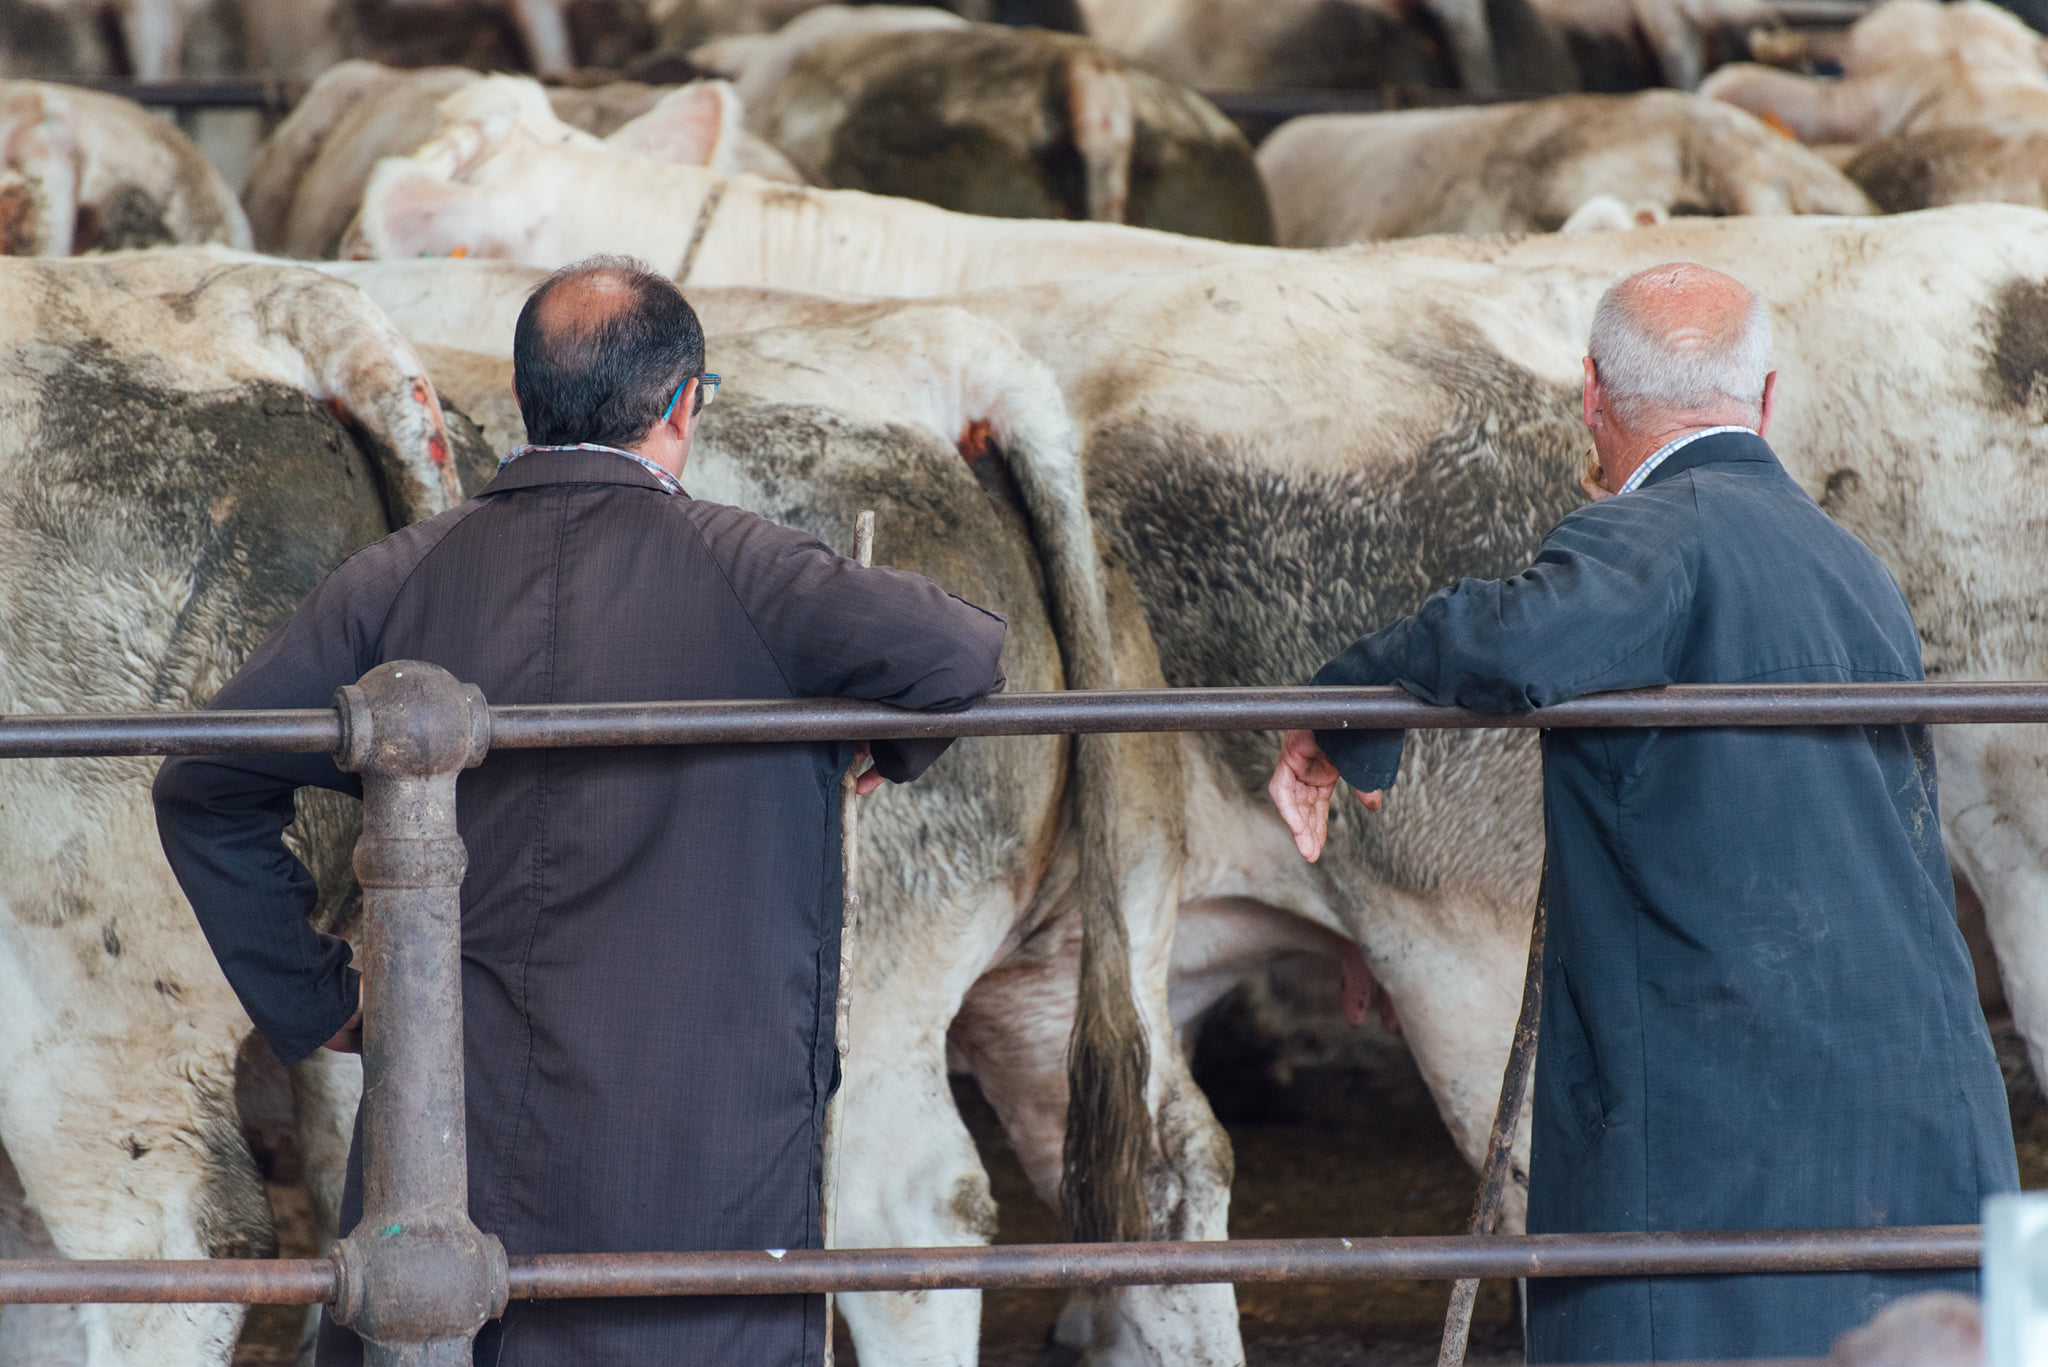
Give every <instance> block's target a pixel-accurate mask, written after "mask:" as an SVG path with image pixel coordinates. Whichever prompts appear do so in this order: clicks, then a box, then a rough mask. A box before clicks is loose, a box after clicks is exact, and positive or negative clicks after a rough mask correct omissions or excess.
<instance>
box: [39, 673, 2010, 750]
mask: <svg viewBox="0 0 2048 1367" xmlns="http://www.w3.org/2000/svg"><path fill="white" fill-rule="evenodd" d="M1908 722H1939V723H1948V724H1970V723H1987V722H2048V682H2038V681H2030V682H2020V683H1971V684H1948V683H1880V684H1782V685H1777V686H1774V687H1755V686H1751V685H1745V684H1683V685H1678V686H1674V687H1671V688H1648V689H1641V690H1638V691H1635V692H1628V693H1598V694H1594V695H1592V696H1591V697H1585V698H1579V699H1576V700H1575V701H1572V702H1567V703H1559V704H1557V705H1556V706H1553V707H1545V708H1541V709H1539V710H1537V711H1534V712H1525V713H1521V714H1519V715H1514V716H1506V715H1502V714H1500V713H1494V712H1475V711H1471V710H1469V709H1466V708H1461V707H1432V706H1430V705H1429V704H1428V703H1424V702H1418V701H1417V700H1416V699H1415V698H1413V697H1411V696H1409V695H1408V694H1406V693H1404V692H1402V691H1401V690H1400V689H1398V688H1154V689H1129V690H1105V691H1098V692H1086V691H1069V692H1058V693H1008V694H998V695H996V696H995V697H993V698H989V699H987V700H985V701H983V702H981V703H977V704H976V705H975V706H973V707H971V708H969V709H968V710H967V711H964V712H906V711H904V710H902V709H901V708H895V707H888V706H885V705H883V704H881V703H871V702H854V701H851V700H848V699H843V698H791V699H778V700H773V701H761V702H744V701H743V702H655V703H590V704H581V705H570V706H513V707H494V708H492V709H491V748H492V749H494V750H527V749H538V748H565V747H578V746H614V745H711V744H737V743H743V742H777V741H781V742H791V741H817V740H901V739H908V738H913V737H929V736H1019V735H1057V734H1075V733H1082V732H1097V731H1264V730H1281V729H1285V728H1289V727H1313V728H1316V729H1321V730H1339V729H1346V728H1349V729H1357V730H1371V729H1381V730H1397V729H1416V730H1470V729H1475V728H1482V727H1495V726H1498V727H1522V728H1528V727H1589V726H1626V727H1641V726H1843V725H1859V724H1867V725H1898V724H1902V723H1908ZM340 735H341V731H340V722H339V721H338V719H337V718H336V715H335V714H334V713H332V712H327V711H319V710H314V709H306V710H301V711H291V712H135V713H105V714H99V715H82V716H61V715H54V714H51V715H43V714H35V713H15V714H13V715H9V716H0V759H21V758H33V757H49V756H54V755H164V754H176V755H189V754H255V753H290V754H315V753H321V752H325V751H331V750H333V749H334V748H335V747H336V746H337V745H338V744H339V743H340Z"/></svg>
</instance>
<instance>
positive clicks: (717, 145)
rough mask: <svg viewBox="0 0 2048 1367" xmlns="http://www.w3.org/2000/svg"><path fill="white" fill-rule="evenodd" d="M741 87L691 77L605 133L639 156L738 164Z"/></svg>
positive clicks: (610, 142) (722, 166)
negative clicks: (650, 106)
mask: <svg viewBox="0 0 2048 1367" xmlns="http://www.w3.org/2000/svg"><path fill="white" fill-rule="evenodd" d="M742 123H743V119H742V117H741V113H740V97H739V92H737V91H735V90H734V89H733V88H732V84H731V83H730V82H728V81H692V82H690V83H689V84H688V85H686V86H683V87H681V88H679V89H677V90H673V91H670V92H669V93H668V94H667V95H664V96H663V97H662V99H661V102H660V103H659V104H657V105H655V106H654V108H652V109H650V110H648V111H647V112H646V113H645V114H642V115H641V116H640V117H639V118H637V119H634V120H633V121H632V122H631V123H628V124H626V125H625V126H623V127H622V128H620V129H618V130H617V131H616V132H614V133H613V134H612V135H611V136H610V137H608V138H606V139H605V145H606V146H608V147H611V148H613V149H615V150H617V151H620V152H627V153H630V154H632V155H634V156H641V157H648V158H651V159H653V160H655V161H668V162H674V163H676V164H677V165H679V166H710V167H714V168H716V169H718V170H721V171H729V170H732V169H734V158H735V156H736V155H737V154H738V151H739V140H740V130H741V125H742Z"/></svg>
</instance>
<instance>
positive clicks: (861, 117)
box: [792, 29, 1273, 243]
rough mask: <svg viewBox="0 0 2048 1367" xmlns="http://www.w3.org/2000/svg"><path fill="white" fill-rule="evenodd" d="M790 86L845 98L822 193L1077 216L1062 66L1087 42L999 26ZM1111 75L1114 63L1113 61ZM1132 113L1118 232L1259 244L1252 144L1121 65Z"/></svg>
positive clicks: (1076, 168) (1264, 215) (1077, 184)
mask: <svg viewBox="0 0 2048 1367" xmlns="http://www.w3.org/2000/svg"><path fill="white" fill-rule="evenodd" d="M856 52H857V53H858V57H857V59H855V60H849V61H848V62H846V63H844V64H843V65H842V66H841V67H839V68H836V69H832V70H824V69H820V68H819V67H816V66H813V67H809V68H807V67H805V66H803V65H799V67H798V68H797V72H796V74H795V75H794V76H793V77H792V80H795V81H806V82H808V83H811V84H814V85H816V86H818V87H819V88H820V89H821V90H822V89H825V88H826V87H827V84H828V83H829V84H830V85H832V86H835V87H838V86H843V87H845V88H850V89H852V90H854V91H855V92H856V93H855V94H854V95H853V96H852V98H851V99H850V101H849V102H848V103H847V106H846V110H845V113H844V116H843V117H842V119H841V121H840V123H839V125H838V127H837V128H836V129H835V130H834V132H833V136H832V142H831V148H830V151H829V153H828V154H827V156H828V159H827V162H826V164H825V165H824V166H821V167H817V168H813V169H815V170H816V171H817V172H818V173H819V174H820V175H822V177H823V178H824V179H825V181H826V182H827V183H829V184H831V185H835V186H838V187H840V188H842V189H849V190H866V191H868V192H870V193H872V194H887V195H898V196H902V197H905V198H910V199H919V200H923V201H925V202H926V203H928V204H937V205H939V206H940V207H942V208H947V209H952V210H955V211H957V212H960V213H971V214H981V215H986V216H990V217H996V218H1070V219H1081V218H1086V217H1087V216H1088V170H1087V165H1086V162H1085V159H1084V158H1083V156H1082V154H1081V151H1080V149H1079V147H1078V146H1077V145H1076V143H1075V138H1074V128H1073V123H1072V114H1071V101H1070V99H1069V95H1068V90H1067V82H1068V76H1067V71H1068V64H1069V62H1070V61H1072V60H1075V59H1076V58H1077V57H1080V58H1081V59H1083V60H1091V61H1111V62H1113V61H1114V60H1115V59H1113V58H1110V57H1108V56H1107V54H1104V53H1102V52H1101V50H1100V49H1094V48H1092V47H1091V46H1090V45H1088V44H1085V43H1081V42H1076V41H1073V40H1069V39H1060V38H1054V37H1051V36H1049V35H1045V34H1020V33H1013V32H1009V31H1006V30H1003V29H968V30H945V29H942V30H934V31H929V32H922V33H915V34H906V35H902V36H901V37H900V38H892V40H891V42H890V43H888V44H886V45H884V44H870V45H863V46H862V47H860V48H858V49H856ZM1118 65H1121V64H1118ZM1122 74H1123V77H1124V79H1125V80H1126V81H1127V82H1128V85H1129V89H1130V93H1131V102H1132V115H1133V123H1134V127H1133V136H1132V144H1131V162H1130V167H1129V188H1128V195H1127V200H1126V205H1125V214H1124V218H1125V221H1126V222H1128V223H1131V224H1134V225H1136V226H1139V227H1147V228H1158V229H1161V230H1163V231H1167V232H1177V233H1182V234H1186V235H1189V236H1194V237H1209V238H1217V239H1220V240H1224V241H1232V242H1255V243H1270V242H1271V241H1272V240H1273V225H1272V214H1271V210H1270V209H1269V207H1268V206H1267V203H1266V192H1265V186H1264V184H1263V182H1261V181H1260V179H1259V175H1258V169H1257V167H1256V165H1255V164H1254V162H1253V160H1252V152H1251V147H1250V144H1248V143H1246V142H1245V141H1244V139H1243V137H1242V136H1240V135H1239V134H1238V133H1237V132H1236V130H1235V129H1234V128H1232V127H1231V126H1230V125H1228V124H1227V123H1225V122H1223V121H1222V120H1221V119H1219V118H1217V117H1216V115H1215V113H1214V111H1213V110H1212V109H1210V108H1209V107H1208V106H1207V105H1206V104H1204V103H1203V102H1202V101H1201V99H1200V97H1199V96H1197V95H1195V94H1193V93H1192V92H1189V91H1184V90H1181V89H1179V88H1178V87H1175V86H1172V85H1170V84H1168V83H1167V82H1164V81H1161V80H1159V79H1158V78H1157V77H1154V76H1151V75H1149V74H1148V73H1145V72H1142V71H1135V70H1131V69H1129V68H1128V67H1125V68H1123V72H1122Z"/></svg>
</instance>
